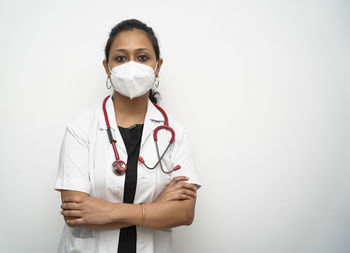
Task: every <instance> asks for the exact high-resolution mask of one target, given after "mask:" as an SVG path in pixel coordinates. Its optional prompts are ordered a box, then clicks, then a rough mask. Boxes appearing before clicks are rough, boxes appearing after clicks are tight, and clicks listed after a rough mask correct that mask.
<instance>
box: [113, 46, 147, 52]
mask: <svg viewBox="0 0 350 253" xmlns="http://www.w3.org/2000/svg"><path fill="white" fill-rule="evenodd" d="M143 50H147V51H149V52H151V50H149V49H148V48H146V47H143V48H137V49H135V51H137V52H139V51H143ZM117 51H122V52H128V50H127V49H124V48H118V49H115V50H113V53H114V52H117Z"/></svg>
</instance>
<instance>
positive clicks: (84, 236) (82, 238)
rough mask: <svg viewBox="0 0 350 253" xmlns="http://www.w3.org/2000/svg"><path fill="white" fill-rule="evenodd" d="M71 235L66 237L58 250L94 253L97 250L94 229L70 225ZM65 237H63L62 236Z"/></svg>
mask: <svg viewBox="0 0 350 253" xmlns="http://www.w3.org/2000/svg"><path fill="white" fill-rule="evenodd" d="M67 229H68V230H69V231H70V233H71V236H69V237H68V238H69V239H68V238H66V239H65V243H64V244H61V245H60V247H61V248H59V250H58V252H74V253H92V252H95V238H94V236H93V233H92V230H91V229H89V228H82V227H74V228H71V227H68V226H67ZM62 239H63V238H62Z"/></svg>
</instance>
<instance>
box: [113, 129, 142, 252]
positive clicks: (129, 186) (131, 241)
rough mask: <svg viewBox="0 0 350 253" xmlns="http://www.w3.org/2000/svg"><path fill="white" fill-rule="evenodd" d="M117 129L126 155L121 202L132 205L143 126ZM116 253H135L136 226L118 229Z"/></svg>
mask: <svg viewBox="0 0 350 253" xmlns="http://www.w3.org/2000/svg"><path fill="white" fill-rule="evenodd" d="M118 128H119V132H120V134H121V136H122V138H123V141H124V144H125V147H126V151H127V153H128V161H127V169H126V171H125V183H124V196H123V202H124V203H130V204H132V203H134V198H135V191H136V184H137V163H138V157H139V153H140V143H141V137H142V130H143V124H137V125H133V126H131V127H129V128H124V127H120V126H118ZM118 253H136V226H131V227H127V228H121V229H120V233H119V244H118Z"/></svg>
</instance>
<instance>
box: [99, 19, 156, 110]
mask: <svg viewBox="0 0 350 253" xmlns="http://www.w3.org/2000/svg"><path fill="white" fill-rule="evenodd" d="M132 29H139V30H142V31H144V32H145V33H146V34H147V37H148V39H149V40H150V42H151V43H152V45H153V49H154V51H155V53H156V59H157V61H158V60H159V58H160V52H159V45H158V39H157V37H156V35H155V34H154V32H153V29H152V28H151V27H149V26H147V25H146V24H145V23H142V22H141V21H139V20H137V19H128V20H124V21H122V22H120V23H119V24H117V25H116V26H114V27H113V28H112V30H111V32H110V33H109V38H108V40H107V43H106V46H105V57H106V60H107V62H108V60H109V51H110V49H111V46H112V43H113V40H114V38H115V37H116V36H117V35H118V34H119V33H120V32H123V31H129V30H132ZM149 98H150V100H151V101H152V102H153V103H156V104H157V102H158V99H159V92H156V91H154V90H153V89H151V90H150V91H149Z"/></svg>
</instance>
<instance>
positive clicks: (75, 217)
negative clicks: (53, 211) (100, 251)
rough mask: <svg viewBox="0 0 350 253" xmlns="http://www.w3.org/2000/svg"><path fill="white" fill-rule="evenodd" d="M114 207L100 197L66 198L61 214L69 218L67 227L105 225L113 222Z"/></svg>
mask: <svg viewBox="0 0 350 253" xmlns="http://www.w3.org/2000/svg"><path fill="white" fill-rule="evenodd" d="M115 205H116V204H113V203H110V202H108V201H106V200H104V199H102V198H100V197H90V196H68V197H67V198H65V199H64V200H63V204H62V205H61V208H62V209H63V210H62V211H61V214H62V215H64V216H66V217H70V219H67V220H66V223H67V225H68V226H71V227H75V226H81V225H88V224H106V223H111V222H114V220H113V218H112V217H113V212H114V211H115Z"/></svg>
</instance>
